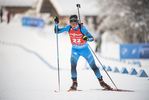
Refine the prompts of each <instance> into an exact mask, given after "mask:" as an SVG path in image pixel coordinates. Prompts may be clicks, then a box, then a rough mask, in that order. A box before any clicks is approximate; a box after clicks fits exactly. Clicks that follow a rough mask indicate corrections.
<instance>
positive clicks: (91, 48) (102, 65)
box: [88, 44, 118, 89]
mask: <svg viewBox="0 0 149 100" xmlns="http://www.w3.org/2000/svg"><path fill="white" fill-rule="evenodd" d="M88 47H89V48H90V50H91V51H92V53H93V54H94V56H95V57H96V58H97V60H98V62H99V63H100V65H101V66H102V68H103V69H104V71H105V72H106V74H107V75H108V77H109V78H110V80H111V82H112V83H113V85H114V86H115V87H116V89H118V88H117V86H116V85H115V83H114V82H113V80H112V78H111V77H110V75H109V74H108V72H107V71H106V69H105V68H104V67H103V65H102V63H101V62H100V60H99V59H98V57H97V56H96V54H95V52H94V51H93V49H92V48H91V46H90V45H89V44H88Z"/></svg>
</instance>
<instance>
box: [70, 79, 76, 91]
mask: <svg viewBox="0 0 149 100" xmlns="http://www.w3.org/2000/svg"><path fill="white" fill-rule="evenodd" d="M72 80H73V83H72V86H71V87H70V90H71V91H73V90H77V86H78V83H77V78H72Z"/></svg>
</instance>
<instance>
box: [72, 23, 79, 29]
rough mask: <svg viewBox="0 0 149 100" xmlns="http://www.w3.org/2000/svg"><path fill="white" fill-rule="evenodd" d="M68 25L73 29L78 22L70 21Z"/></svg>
mask: <svg viewBox="0 0 149 100" xmlns="http://www.w3.org/2000/svg"><path fill="white" fill-rule="evenodd" d="M70 25H71V27H72V28H73V29H75V28H76V27H77V25H78V23H77V22H71V23H70Z"/></svg>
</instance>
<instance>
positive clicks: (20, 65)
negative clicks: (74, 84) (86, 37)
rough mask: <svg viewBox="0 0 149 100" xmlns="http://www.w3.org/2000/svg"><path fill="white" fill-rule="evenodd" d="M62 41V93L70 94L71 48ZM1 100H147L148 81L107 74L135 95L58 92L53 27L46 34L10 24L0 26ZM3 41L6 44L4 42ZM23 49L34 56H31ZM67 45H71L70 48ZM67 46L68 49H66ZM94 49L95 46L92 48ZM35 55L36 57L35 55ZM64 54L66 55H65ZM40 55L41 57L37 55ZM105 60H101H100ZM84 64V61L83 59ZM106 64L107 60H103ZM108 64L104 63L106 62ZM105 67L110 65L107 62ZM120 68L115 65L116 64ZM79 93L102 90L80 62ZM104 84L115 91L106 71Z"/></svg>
mask: <svg viewBox="0 0 149 100" xmlns="http://www.w3.org/2000/svg"><path fill="white" fill-rule="evenodd" d="M59 39H60V67H61V68H62V69H65V70H61V71H60V75H61V90H68V89H69V87H70V85H71V78H70V77H71V75H70V66H69V64H70V63H69V57H70V50H71V48H70V47H71V45H70V44H69V43H68V42H69V37H68V35H66V34H63V35H59ZM0 41H1V43H0V80H1V82H0V92H1V94H0V100H91V99H93V100H148V99H149V96H148V94H149V85H148V84H149V80H148V78H140V77H136V76H133V75H132V76H131V75H127V74H120V73H113V72H108V73H109V74H110V76H111V77H112V79H113V80H114V82H115V84H116V85H117V87H118V88H121V89H130V90H135V91H136V92H129V93H128V92H113V91H98V90H97V91H75V92H59V93H55V92H54V90H56V89H58V82H57V70H55V69H54V70H53V69H52V68H50V67H47V64H45V62H44V61H42V59H39V58H40V57H41V58H43V59H44V60H45V61H46V62H47V63H48V64H50V66H52V67H53V68H56V39H55V34H54V32H53V26H46V28H45V29H44V30H40V29H36V28H29V27H22V26H21V25H20V24H15V23H11V24H9V25H6V24H5V23H4V24H1V25H0ZM2 41H3V42H2ZM8 43H9V44H11V43H15V44H19V45H22V46H23V47H25V48H27V49H28V50H30V51H33V52H34V54H33V53H28V52H27V51H26V50H25V49H22V48H21V47H17V46H12V45H8ZM67 43H68V44H67ZM66 44H67V45H66ZM91 46H93V47H94V45H92V44H91ZM35 52H36V53H35ZM64 52H65V53H64ZM36 54H38V56H37V55H36ZM100 59H101V60H102V58H100ZM80 60H81V61H83V60H82V59H81V58H80ZM103 61H104V60H103ZM103 63H105V62H103ZM106 63H111V61H109V60H106ZM114 63H115V64H117V63H116V62H114ZM78 64H79V65H78V67H77V68H78V85H79V86H78V89H82V90H83V89H84V90H87V89H88V90H90V89H93V88H101V87H100V85H99V83H98V81H97V79H96V77H95V75H94V73H93V72H92V71H91V70H82V69H83V68H84V63H83V64H82V63H81V62H78ZM100 71H101V73H102V75H103V78H104V80H105V82H107V83H108V84H109V85H111V86H112V87H114V86H113V84H112V83H111V82H110V80H109V79H108V77H107V75H106V74H105V72H104V71H103V70H100Z"/></svg>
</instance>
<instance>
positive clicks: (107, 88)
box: [98, 77, 112, 90]
mask: <svg viewBox="0 0 149 100" xmlns="http://www.w3.org/2000/svg"><path fill="white" fill-rule="evenodd" d="M98 80H99V83H100V85H101V86H102V87H103V88H105V89H106V90H112V88H111V87H110V86H109V85H108V84H106V83H105V82H104V81H103V79H102V77H101V78H98Z"/></svg>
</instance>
